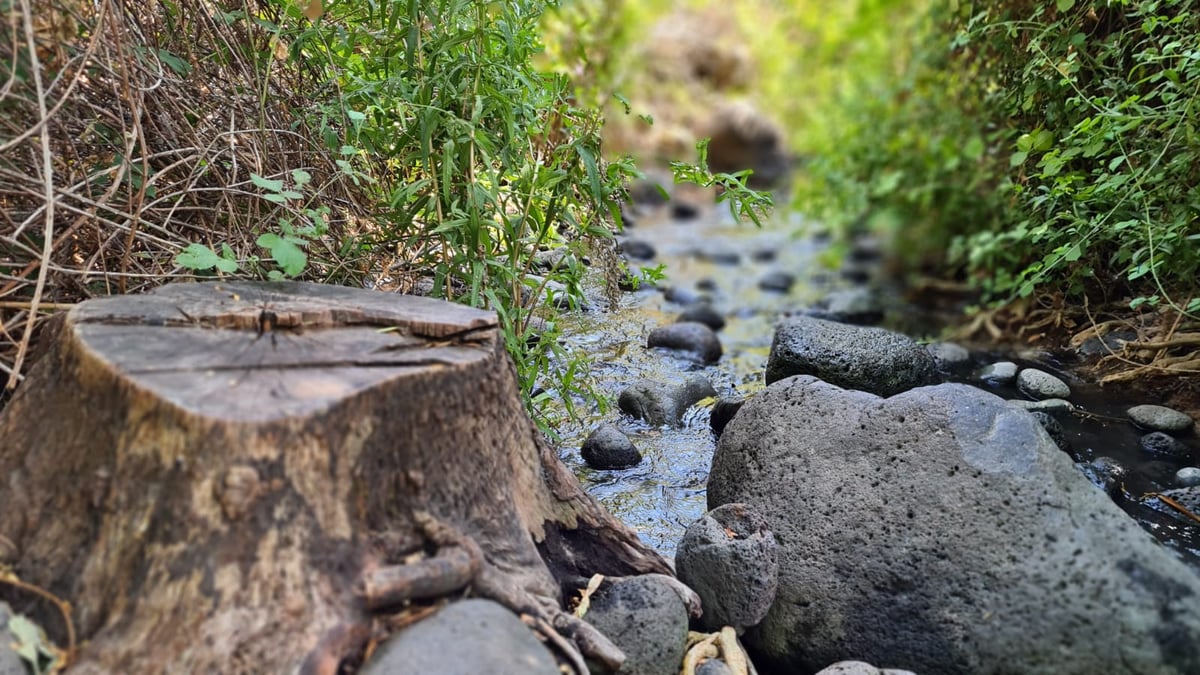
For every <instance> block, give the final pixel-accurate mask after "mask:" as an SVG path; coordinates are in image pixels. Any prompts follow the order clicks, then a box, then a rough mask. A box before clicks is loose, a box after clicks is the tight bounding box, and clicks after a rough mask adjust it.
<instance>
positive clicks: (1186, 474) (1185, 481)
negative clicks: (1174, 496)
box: [1175, 466, 1200, 487]
mask: <svg viewBox="0 0 1200 675" xmlns="http://www.w3.org/2000/svg"><path fill="white" fill-rule="evenodd" d="M1175 482H1176V483H1178V484H1179V486H1180V487H1195V486H1197V485H1200V467H1195V466H1185V467H1183V468H1182V469H1180V470H1179V471H1176V472H1175Z"/></svg>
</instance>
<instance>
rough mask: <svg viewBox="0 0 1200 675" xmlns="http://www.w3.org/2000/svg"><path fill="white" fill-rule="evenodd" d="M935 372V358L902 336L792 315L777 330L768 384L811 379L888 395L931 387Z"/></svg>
mask: <svg viewBox="0 0 1200 675" xmlns="http://www.w3.org/2000/svg"><path fill="white" fill-rule="evenodd" d="M936 373H937V366H936V363H935V361H934V360H933V356H931V355H930V354H929V352H928V351H926V350H925V348H924V347H922V346H921V345H919V344H917V343H916V342H914V341H913V340H912V339H911V338H909V337H907V336H905V335H901V334H899V333H895V332H892V331H889V330H884V329H883V328H873V327H864V326H851V325H848V324H843V323H836V322H833V321H825V320H824V319H815V318H813V317H808V316H796V317H792V318H790V319H785V320H784V321H781V322H780V323H779V325H777V326H776V327H775V337H774V338H773V339H772V340H771V354H770V356H769V357H767V374H766V380H767V384H771V383H772V382H776V381H778V380H782V379H783V378H785V377H790V376H792V375H814V376H816V377H818V378H820V379H822V380H825V381H826V382H829V383H830V384H835V385H837V386H839V387H845V388H847V389H858V390H859V391H869V392H871V393H873V394H878V395H880V396H891V395H892V394H897V393H899V392H902V391H905V390H908V389H912V388H913V387H919V386H921V385H925V384H930V383H931V382H933V380H934V377H935V375H936Z"/></svg>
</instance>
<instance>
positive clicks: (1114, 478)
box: [1079, 457, 1129, 501]
mask: <svg viewBox="0 0 1200 675" xmlns="http://www.w3.org/2000/svg"><path fill="white" fill-rule="evenodd" d="M1079 470H1080V471H1082V472H1083V475H1084V477H1086V478H1087V479H1088V480H1089V481H1091V483H1092V485H1095V486H1096V487H1098V488H1100V489H1101V490H1103V491H1104V493H1105V494H1107V495H1108V496H1109V497H1111V498H1113V499H1114V500H1117V501H1120V500H1121V499H1124V494H1123V493H1122V491H1121V482H1122V481H1124V480H1125V476H1126V475H1128V473H1129V472H1128V471H1126V469H1125V465H1123V464H1121V463H1120V462H1118V461H1117V460H1115V459H1113V458H1112V457H1097V458H1096V459H1093V460H1092V461H1091V462H1088V463H1087V464H1081V465H1079Z"/></svg>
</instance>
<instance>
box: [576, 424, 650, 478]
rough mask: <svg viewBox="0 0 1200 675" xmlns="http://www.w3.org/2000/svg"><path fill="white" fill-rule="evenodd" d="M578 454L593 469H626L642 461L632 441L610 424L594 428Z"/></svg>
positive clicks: (640, 454)
mask: <svg viewBox="0 0 1200 675" xmlns="http://www.w3.org/2000/svg"><path fill="white" fill-rule="evenodd" d="M580 454H581V455H583V461H585V462H587V465H588V466H590V467H592V468H593V469H627V468H629V467H631V466H636V465H637V464H638V463H640V462H641V461H642V453H640V452H638V449H637V448H636V447H634V445H633V441H631V440H629V437H628V436H626V435H625V433H624V432H623V431H621V430H620V429H618V428H617V427H616V426H615V425H612V424H601V425H600V426H598V427H596V429H595V430H594V431H592V433H591V434H589V435H588V437H587V439H586V440H584V442H583V447H582V448H580Z"/></svg>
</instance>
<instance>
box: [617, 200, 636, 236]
mask: <svg viewBox="0 0 1200 675" xmlns="http://www.w3.org/2000/svg"><path fill="white" fill-rule="evenodd" d="M635 227H637V218H636V217H634V215H633V212H632V209H630V208H629V205H628V204H625V203H622V204H621V229H625V230H632V229H633V228H635Z"/></svg>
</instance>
